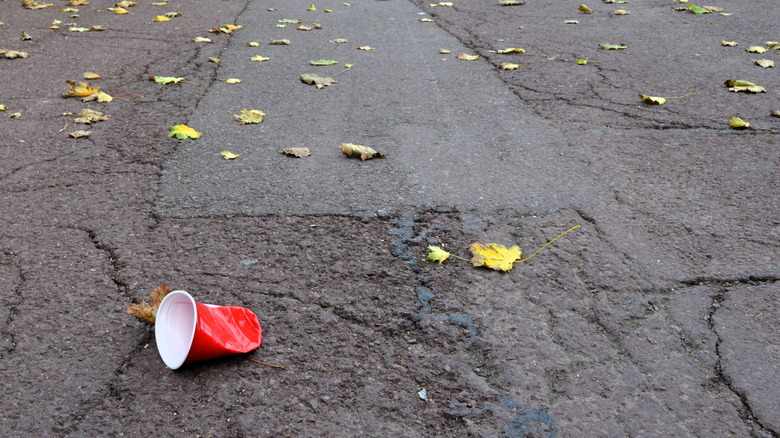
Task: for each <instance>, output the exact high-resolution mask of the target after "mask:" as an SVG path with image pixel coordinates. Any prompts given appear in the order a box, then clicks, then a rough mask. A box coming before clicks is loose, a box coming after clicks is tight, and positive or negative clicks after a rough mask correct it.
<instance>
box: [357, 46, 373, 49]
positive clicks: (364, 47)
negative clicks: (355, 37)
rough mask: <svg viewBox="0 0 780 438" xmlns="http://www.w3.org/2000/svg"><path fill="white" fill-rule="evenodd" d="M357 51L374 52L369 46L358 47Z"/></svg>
mask: <svg viewBox="0 0 780 438" xmlns="http://www.w3.org/2000/svg"><path fill="white" fill-rule="evenodd" d="M357 49H358V50H374V48H373V47H371V46H358V47H357Z"/></svg>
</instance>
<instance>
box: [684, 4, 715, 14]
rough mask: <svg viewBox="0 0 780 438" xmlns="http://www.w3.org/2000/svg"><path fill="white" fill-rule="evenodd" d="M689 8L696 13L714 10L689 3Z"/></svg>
mask: <svg viewBox="0 0 780 438" xmlns="http://www.w3.org/2000/svg"><path fill="white" fill-rule="evenodd" d="M688 10H689V11H691V12H693V13H694V14H711V13H712V11H710V10H709V9H706V8H702V7H699V6H696V5H688Z"/></svg>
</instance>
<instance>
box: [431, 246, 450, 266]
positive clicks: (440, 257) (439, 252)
mask: <svg viewBox="0 0 780 438" xmlns="http://www.w3.org/2000/svg"><path fill="white" fill-rule="evenodd" d="M428 251H430V252H429V253H428V260H431V261H434V262H439V264H441V263H442V262H443V261H445V260H447V259H448V258H449V257H450V256H451V255H452V254H450V253H448V252H447V251H445V250H443V249H441V248H440V247H438V246H428Z"/></svg>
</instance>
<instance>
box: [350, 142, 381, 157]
mask: <svg viewBox="0 0 780 438" xmlns="http://www.w3.org/2000/svg"><path fill="white" fill-rule="evenodd" d="M339 147H340V148H341V153H343V154H344V155H346V156H347V157H350V158H352V157H360V161H366V160H370V159H372V158H385V156H384V154H380V153H379V152H377V151H375V150H374V149H373V148H371V147H369V146H365V145H362V144H353V143H341V146H339Z"/></svg>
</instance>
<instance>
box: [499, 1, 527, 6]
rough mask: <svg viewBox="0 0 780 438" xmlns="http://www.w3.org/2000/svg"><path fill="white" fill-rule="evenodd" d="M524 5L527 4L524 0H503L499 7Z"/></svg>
mask: <svg viewBox="0 0 780 438" xmlns="http://www.w3.org/2000/svg"><path fill="white" fill-rule="evenodd" d="M524 4H525V2H524V1H523V0H501V2H499V3H498V5H499V6H520V5H524Z"/></svg>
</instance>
